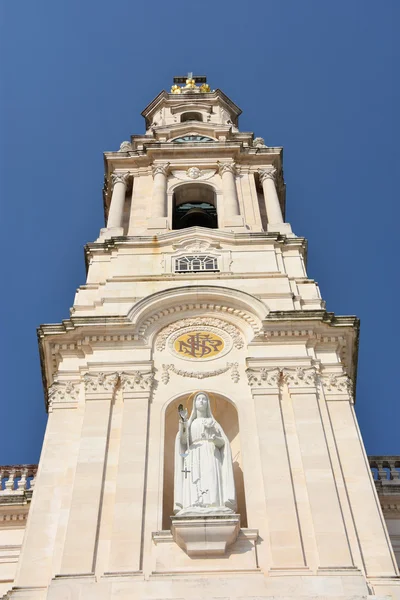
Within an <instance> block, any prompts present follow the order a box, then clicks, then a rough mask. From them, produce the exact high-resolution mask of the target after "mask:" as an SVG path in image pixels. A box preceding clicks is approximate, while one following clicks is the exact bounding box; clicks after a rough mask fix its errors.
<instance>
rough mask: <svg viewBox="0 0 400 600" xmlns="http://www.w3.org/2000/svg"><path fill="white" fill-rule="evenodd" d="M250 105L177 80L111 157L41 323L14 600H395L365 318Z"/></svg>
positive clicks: (199, 79) (190, 80) (196, 79)
mask: <svg viewBox="0 0 400 600" xmlns="http://www.w3.org/2000/svg"><path fill="white" fill-rule="evenodd" d="M240 113H241V111H240V109H239V108H238V107H237V106H236V105H235V104H234V103H233V102H232V100H230V98H228V97H227V96H226V95H225V94H224V93H223V92H222V91H221V90H219V89H216V90H212V89H211V88H210V87H209V85H208V83H207V80H206V77H203V76H195V75H193V74H191V73H189V74H188V76H187V77H175V78H174V82H173V86H172V88H171V91H170V92H166V91H162V92H161V93H160V94H159V95H158V96H157V97H156V98H155V99H154V100H153V101H152V102H151V103H150V104H149V105H148V106H147V107H146V108H145V109H144V110H143V112H142V115H143V117H144V120H145V133H144V134H140V135H133V136H131V138H130V140H129V141H124V142H123V143H122V144H121V146H120V149H119V150H118V151H113V152H106V153H105V154H104V163H105V186H104V195H103V198H104V212H105V221H106V223H105V225H106V226H105V227H104V228H103V229H101V231H100V233H99V237H98V238H97V239H96V241H94V242H91V243H88V244H87V246H86V248H85V256H86V265H87V280H86V282H85V283H84V284H83V285H82V286H81V287H79V289H78V290H77V292H76V295H75V299H74V303H73V306H72V308H71V312H70V316H69V318H68V319H66V320H64V321H62V322H61V323H59V324H50V325H42V326H41V327H40V328H39V330H38V337H39V347H40V356H41V366H42V373H43V381H44V388H45V400H46V407H47V410H48V413H49V416H48V424H47V430H46V434H45V439H44V443H43V450H42V454H41V458H40V464H39V469H38V474H37V477H36V483H35V489H34V493H33V499H32V504H31V508H30V511H29V517H28V522H27V526H26V531H25V538H24V543H23V547H22V551H21V556H20V559H19V564H18V569H17V575H16V579H15V582H14V587H13V588H12V590H11V591H9V592H8V594H7V596H6V597H7V598H12V599H14V598H15V599H21V600H22V599H24V600H27V599H29V600H92V599H93V600H94V599H96V600H97V599H99V600H117V599H118V600H128V599H129V600H131V599H132V598H140V599H145V600H147V599H148V600H154V599H157V598H166V599H168V600H178V599H183V598H185V599H186V598H187V599H189V598H197V599H206V598H207V599H217V598H218V599H221V598H226V599H228V598H229V599H232V600H239V599H240V600H244V599H245V598H249V599H250V598H252V599H255V598H257V599H262V598H269V597H275V598H281V599H282V600H284V599H286V598H288V597H297V596H298V597H302V598H310V599H311V598H313V599H316V598H321V599H322V598H332V599H333V598H335V600H339V599H341V600H350V598H352V599H354V598H366V597H367V596H373V597H382V598H383V597H390V598H400V580H399V576H398V568H397V565H396V561H395V557H394V554H393V550H392V547H391V544H390V540H389V537H388V533H387V530H386V526H385V523H384V520H383V517H382V513H381V509H380V506H379V502H378V501H377V496H376V491H375V486H374V482H373V480H372V477H371V473H370V469H369V465H368V462H367V459H366V455H365V450H364V447H363V443H362V439H361V436H360V433H359V430H358V426H357V420H356V417H355V412H354V390H355V374H356V364H357V347H358V329H359V323H358V320H357V319H356V318H355V317H348V316H336V315H334V314H333V313H328V312H327V311H326V310H325V303H324V301H323V300H322V298H321V295H320V292H319V289H318V285H317V283H316V282H315V281H314V280H312V279H310V278H309V277H308V275H307V271H306V240H305V239H304V238H302V237H299V236H297V235H295V234H294V233H293V232H292V229H291V226H290V224H289V223H288V222H287V221H286V219H285V183H284V178H283V170H282V148H279V147H272V146H268V145H266V144H265V142H264V139H263V138H261V137H255V136H254V134H253V133H251V132H241V131H240V130H239V116H240ZM292 193H295V192H292Z"/></svg>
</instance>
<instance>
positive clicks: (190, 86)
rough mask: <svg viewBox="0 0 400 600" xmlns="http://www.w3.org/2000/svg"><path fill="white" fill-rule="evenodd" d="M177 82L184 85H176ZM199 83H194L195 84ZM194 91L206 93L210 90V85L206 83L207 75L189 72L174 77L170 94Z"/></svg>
mask: <svg viewBox="0 0 400 600" xmlns="http://www.w3.org/2000/svg"><path fill="white" fill-rule="evenodd" d="M179 83H181V84H182V83H184V84H185V85H182V86H180V85H177V84H179ZM198 83H199V84H201V85H196V84H198ZM188 92H189V93H195V94H198V93H199V92H200V93H202V94H207V93H209V92H211V89H210V86H209V85H208V84H207V77H204V76H202V75H201V76H200V75H193V73H191V72H189V73H188V74H187V76H186V77H174V85H173V86H172V87H171V94H182V93H183V94H187V93H188Z"/></svg>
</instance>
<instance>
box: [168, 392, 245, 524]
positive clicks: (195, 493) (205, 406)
mask: <svg viewBox="0 0 400 600" xmlns="http://www.w3.org/2000/svg"><path fill="white" fill-rule="evenodd" d="M178 412H179V430H178V434H177V436H176V442H175V485H174V514H175V516H177V517H180V516H182V517H183V516H196V515H199V516H200V515H212V514H221V513H223V514H229V513H234V512H235V510H236V494H235V484H234V480H233V466H232V453H231V448H230V445H229V440H228V438H227V437H226V435H225V433H224V430H223V429H222V427H221V425H220V424H219V423H218V422H217V421H216V420H215V419H214V417H213V414H212V412H211V407H210V399H209V397H208V395H207V394H206V393H205V392H197V394H196V395H195V397H194V400H193V409H192V413H191V415H190V417H189V418H188V414H187V411H186V410H184V409H183V406H182V405H180V406H179V409H178Z"/></svg>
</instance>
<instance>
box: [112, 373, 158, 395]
mask: <svg viewBox="0 0 400 600" xmlns="http://www.w3.org/2000/svg"><path fill="white" fill-rule="evenodd" d="M153 379H154V373H153V371H132V372H131V373H120V381H121V386H122V391H124V392H136V391H140V390H148V391H150V390H151V387H152V384H153Z"/></svg>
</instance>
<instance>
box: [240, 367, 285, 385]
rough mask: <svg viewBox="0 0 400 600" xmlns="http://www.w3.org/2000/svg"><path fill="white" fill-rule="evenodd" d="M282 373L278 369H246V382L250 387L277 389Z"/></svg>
mask: <svg viewBox="0 0 400 600" xmlns="http://www.w3.org/2000/svg"><path fill="white" fill-rule="evenodd" d="M281 374H282V371H281V369H279V367H260V368H258V369H255V368H253V369H250V368H249V369H246V375H247V380H248V382H249V385H250V386H251V387H255V386H270V387H278V386H279V382H280V379H281Z"/></svg>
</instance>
